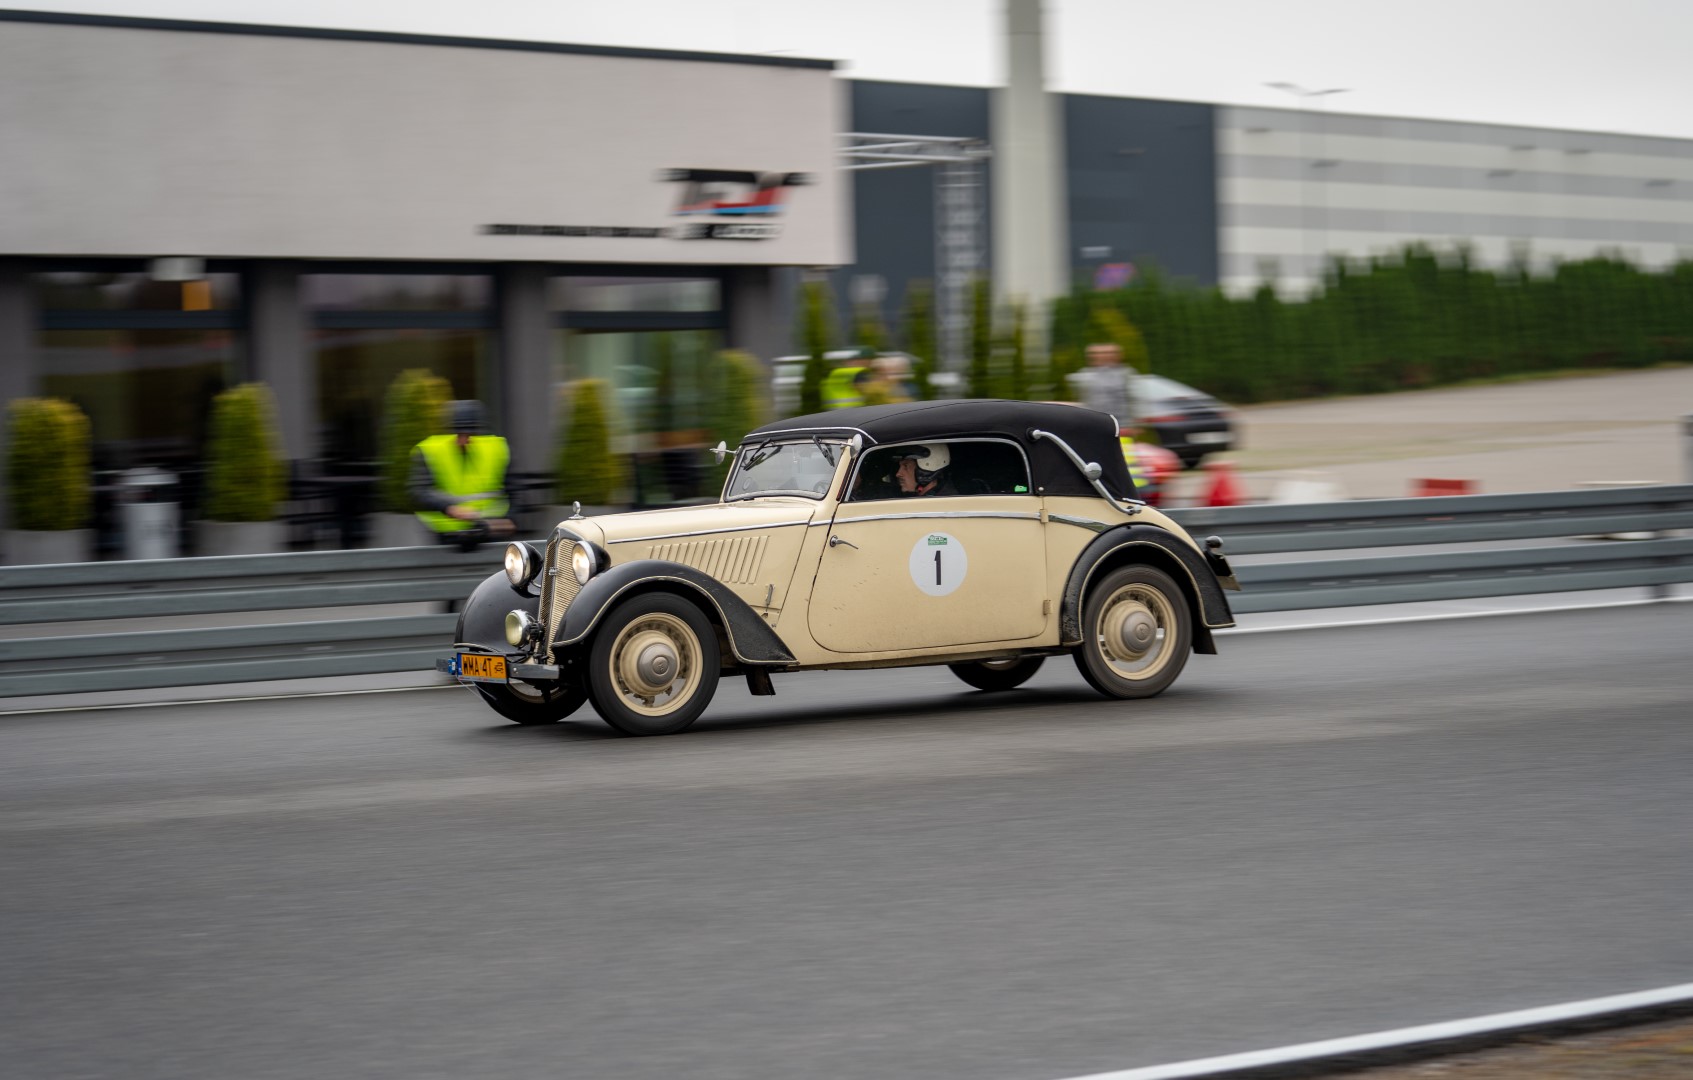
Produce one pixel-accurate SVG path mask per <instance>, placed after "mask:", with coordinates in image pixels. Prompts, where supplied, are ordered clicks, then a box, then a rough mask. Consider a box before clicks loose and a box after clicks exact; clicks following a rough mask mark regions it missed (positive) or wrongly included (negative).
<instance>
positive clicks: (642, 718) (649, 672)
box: [588, 593, 722, 735]
mask: <svg viewBox="0 0 1693 1080" xmlns="http://www.w3.org/2000/svg"><path fill="white" fill-rule="evenodd" d="M721 663H722V654H721V653H720V652H719V650H718V647H717V632H716V631H715V630H713V629H712V626H711V623H710V622H708V621H707V620H706V617H705V616H704V615H703V614H702V613H701V612H700V609H699V608H697V607H695V606H694V605H693V604H690V603H688V601H686V600H684V599H682V598H681V597H680V596H676V595H674V594H672V593H647V594H646V595H643V596H636V597H633V598H631V599H629V600H626V601H624V602H623V603H621V604H619V605H618V606H617V607H616V608H614V609H613V610H612V611H611V612H610V614H608V615H607V616H606V619H605V621H604V622H603V623H602V624H601V626H600V630H599V633H598V635H597V636H596V637H595V638H594V644H593V646H592V647H591V648H590V649H589V650H588V699H589V700H590V701H592V702H593V703H594V708H595V709H596V710H597V711H598V712H599V714H600V716H601V717H602V718H603V719H604V720H605V722H606V723H608V724H610V725H611V726H612V727H613V728H615V729H616V730H618V731H620V732H622V733H623V734H625V735H671V734H674V733H676V732H678V731H681V730H682V729H683V728H686V727H687V726H688V725H689V724H692V723H693V722H694V721H695V720H696V719H698V718H699V715H700V714H701V713H702V712H704V711H705V707H706V706H707V705H709V704H710V703H711V697H712V695H713V694H715V693H716V692H717V675H718V669H719V667H720V666H721Z"/></svg>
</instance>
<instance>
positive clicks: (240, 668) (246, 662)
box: [0, 485, 1693, 697]
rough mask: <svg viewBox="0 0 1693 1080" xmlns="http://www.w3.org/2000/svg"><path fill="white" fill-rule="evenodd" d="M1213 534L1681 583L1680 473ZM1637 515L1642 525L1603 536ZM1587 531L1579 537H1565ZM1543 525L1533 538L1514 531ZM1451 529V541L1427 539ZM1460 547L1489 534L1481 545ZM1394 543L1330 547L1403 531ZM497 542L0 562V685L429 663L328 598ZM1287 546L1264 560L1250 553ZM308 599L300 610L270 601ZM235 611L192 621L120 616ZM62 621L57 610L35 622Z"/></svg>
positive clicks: (13, 691)
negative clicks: (5, 635) (8, 634)
mask: <svg viewBox="0 0 1693 1080" xmlns="http://www.w3.org/2000/svg"><path fill="white" fill-rule="evenodd" d="M1172 516H1173V517H1174V518H1175V519H1176V520H1178V521H1180V522H1181V523H1182V524H1183V525H1184V526H1185V527H1186V528H1188V529H1190V530H1191V531H1193V532H1194V533H1195V534H1196V535H1205V534H1207V533H1213V532H1215V533H1218V534H1220V535H1222V536H1223V537H1224V539H1225V541H1226V542H1227V548H1226V550H1227V552H1228V554H1229V555H1230V557H1231V558H1234V559H1235V569H1236V572H1237V575H1238V577H1239V578H1240V582H1241V585H1242V587H1243V589H1244V591H1243V592H1240V593H1238V594H1233V595H1232V596H1231V597H1230V603H1231V605H1232V606H1233V607H1234V609H1235V610H1236V611H1237V612H1241V613H1243V614H1244V613H1252V612H1267V611H1289V610H1297V609H1303V608H1323V607H1345V606H1352V605H1364V604H1388V603H1398V602H1403V601H1414V600H1450V599H1467V598H1471V597H1479V596H1505V595H1514V594H1523V593H1540V592H1565V591H1578V590H1585V589H1605V588H1623V587H1648V588H1651V587H1661V586H1664V585H1668V584H1671V583H1679V582H1689V581H1693V536H1690V537H1677V536H1671V535H1668V534H1670V533H1673V532H1674V531H1676V530H1683V529H1693V485H1674V486H1668V485H1666V486H1662V487H1646V488H1637V487H1636V488H1619V489H1597V490H1581V491H1565V492H1531V493H1527V494H1521V495H1461V496H1450V497H1442V498H1424V499H1384V500H1372V501H1365V502H1341V503H1318V504H1304V505H1288V506H1241V507H1226V508H1216V509H1205V508H1193V509H1185V510H1177V511H1174V512H1173V513H1172ZM1624 533H1626V534H1636V533H1646V534H1651V535H1652V536H1654V537H1656V538H1655V539H1646V540H1636V541H1621V540H1612V539H1604V538H1606V537H1611V536H1615V535H1617V534H1624ZM1579 537H1589V538H1593V539H1591V540H1590V541H1581V542H1571V540H1572V538H1579ZM1532 541H1549V542H1550V543H1540V544H1538V545H1533V544H1528V545H1525V542H1532ZM1441 544H1462V545H1466V546H1467V548H1468V549H1467V550H1456V551H1454V550H1445V551H1430V550H1427V548H1428V546H1430V545H1441ZM1476 545H1499V546H1483V547H1476ZM1410 546H1415V547H1417V548H1419V549H1422V550H1418V551H1415V552H1411V553H1406V554H1385V555H1384V554H1378V553H1374V552H1368V553H1365V554H1356V555H1346V554H1342V555H1339V556H1337V555H1335V554H1333V553H1336V552H1341V553H1345V552H1367V549H1380V548H1394V547H1410ZM497 552H498V548H497V546H494V545H490V546H486V547H484V548H483V549H482V550H480V551H475V552H470V553H461V552H459V551H456V550H454V549H451V548H445V547H421V548H381V549H373V550H362V551H321V552H302V553H299V554H290V555H237V556H226V557H221V558H200V559H161V560H156V561H143V562H103V563H69V564H56V565H47V566H13V567H0V623H3V624H22V625H37V626H41V627H43V630H44V635H43V636H37V637H28V638H21V639H15V640H0V697H16V696H20V695H30V694H55V693H72V692H78V691H110V690H139V689H151V688H156V687H169V686H203V685H211V684H216V683H234V682H259V681H269V680H276V679H296V678H316V677H322V676H333V675H374V674H382V673H387V672H396V671H426V670H430V668H431V667H432V661H433V659H434V657H435V654H436V653H438V652H439V651H440V649H441V647H442V646H443V645H444V644H445V643H446V642H447V640H448V639H449V638H450V637H451V636H452V629H453V624H454V622H455V619H456V616H454V615H452V614H448V613H446V612H445V611H444V610H442V611H430V612H426V613H419V614H393V613H385V614H383V615H380V616H378V617H369V616H365V617H361V616H359V615H357V614H356V613H349V612H348V611H346V610H343V609H355V612H356V609H357V608H360V607H369V606H371V605H391V604H414V605H429V606H435V605H442V606H443V607H444V603H443V602H445V601H454V600H461V599H463V598H464V597H465V596H466V595H468V594H469V592H470V590H471V589H472V588H473V587H474V586H475V584H476V583H477V582H479V581H481V580H482V579H483V578H485V577H486V576H487V575H488V574H489V573H491V572H493V571H494V570H495V569H496V568H497V566H498V558H497ZM1275 554H1283V555H1298V556H1300V557H1299V558H1296V559H1288V560H1277V561H1262V560H1261V559H1260V557H1261V556H1264V555H1275ZM306 609H322V610H321V613H319V612H316V611H314V617H313V618H311V619H309V620H304V621H279V619H278V617H277V615H276V614H275V613H278V612H286V611H301V610H306ZM229 615H239V616H244V617H246V618H244V619H243V620H242V621H241V624H240V625H235V626H200V627H194V628H188V629H166V630H159V629H152V628H149V627H148V626H147V624H146V623H145V622H144V621H143V622H140V623H136V624H133V628H119V627H114V626H113V625H112V621H113V620H118V619H137V620H147V619H159V618H164V617H168V616H205V617H208V618H215V617H218V616H229ZM50 624H64V625H50Z"/></svg>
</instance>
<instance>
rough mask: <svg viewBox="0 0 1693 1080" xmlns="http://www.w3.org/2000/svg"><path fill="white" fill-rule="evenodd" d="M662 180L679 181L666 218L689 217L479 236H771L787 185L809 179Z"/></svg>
mask: <svg viewBox="0 0 1693 1080" xmlns="http://www.w3.org/2000/svg"><path fill="white" fill-rule="evenodd" d="M658 179H659V180H660V182H663V183H671V184H677V185H680V188H679V191H678V194H677V198H676V204H675V207H674V209H672V210H671V211H670V213H671V216H672V217H685V218H694V219H703V220H693V221H688V222H684V223H681V224H674V225H666V226H653V225H508V224H500V225H484V226H482V228H481V230H480V231H481V232H482V234H483V235H485V236H575V237H594V238H612V239H630V240H658V239H668V240H773V239H775V238H776V237H778V236H780V235H782V225H781V223H780V222H779V221H778V220H777V218H778V217H780V216H781V214H782V212H783V209H784V207H785V205H786V198H785V196H786V193H787V190H788V189H789V188H794V187H801V186H804V185H806V184H810V183H812V176H811V174H810V173H803V172H786V173H784V172H751V171H748V170H740V169H664V170H661V171H660V172H659V174H658Z"/></svg>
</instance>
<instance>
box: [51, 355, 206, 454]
mask: <svg viewBox="0 0 1693 1080" xmlns="http://www.w3.org/2000/svg"><path fill="white" fill-rule="evenodd" d="M38 341H39V347H40V349H41V360H42V369H41V370H42V373H43V374H42V378H41V392H42V393H43V394H45V395H47V396H49V397H62V398H68V399H69V400H71V401H74V402H75V403H76V404H77V406H78V407H79V408H81V409H82V411H83V412H85V413H87V414H88V418H89V421H90V426H91V428H92V433H93V437H94V464H95V467H96V468H98V469H109V468H129V467H131V466H134V465H141V464H168V465H175V466H179V467H181V466H188V465H194V464H197V463H198V462H199V461H200V459H201V458H202V456H203V454H204V450H205V440H206V425H207V420H208V418H209V416H210V412H211V402H212V398H213V397H215V396H216V395H217V394H218V393H219V392H220V391H222V390H223V389H224V388H225V387H226V386H228V385H229V384H230V382H231V381H232V379H233V377H234V373H235V358H236V355H235V353H236V339H235V336H234V334H233V333H231V332H230V331H228V330H48V331H43V332H42V333H41V335H40V337H39V339H38Z"/></svg>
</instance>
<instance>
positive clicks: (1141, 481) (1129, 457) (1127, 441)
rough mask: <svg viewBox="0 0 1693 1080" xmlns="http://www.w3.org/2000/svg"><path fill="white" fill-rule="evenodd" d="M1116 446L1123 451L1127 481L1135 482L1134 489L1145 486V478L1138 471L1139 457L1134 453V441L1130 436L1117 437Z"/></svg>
mask: <svg viewBox="0 0 1693 1080" xmlns="http://www.w3.org/2000/svg"><path fill="white" fill-rule="evenodd" d="M1117 445H1118V446H1119V447H1121V448H1122V450H1123V464H1125V465H1127V466H1128V467H1129V479H1131V480H1133V481H1134V482H1135V489H1136V490H1139V489H1141V488H1143V487H1145V486H1146V477H1145V476H1144V475H1143V474H1142V473H1141V470H1140V455H1139V454H1137V453H1136V452H1135V440H1134V437H1133V436H1131V435H1119V436H1117Z"/></svg>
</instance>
